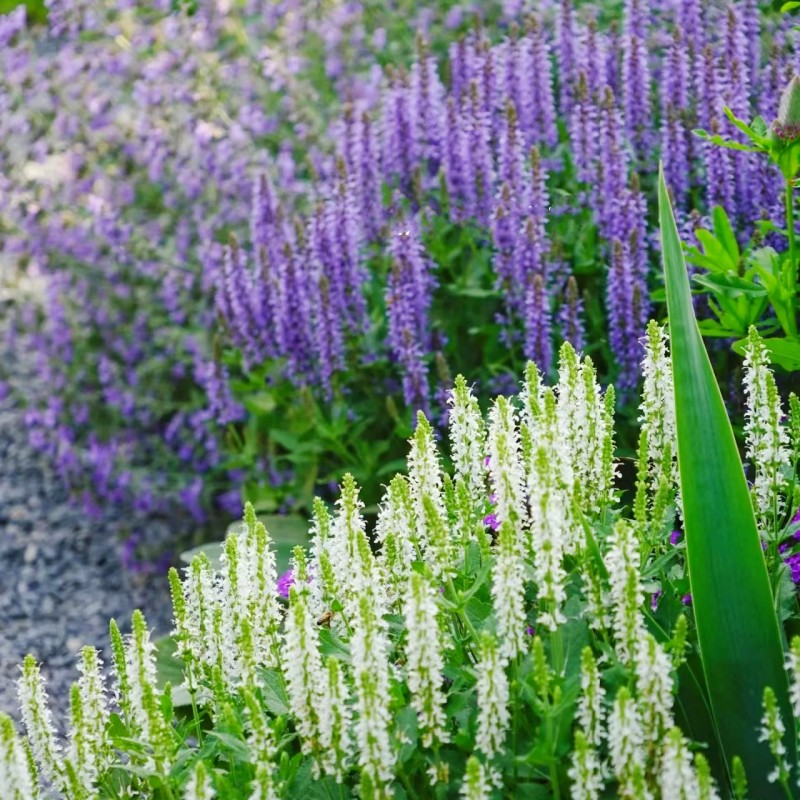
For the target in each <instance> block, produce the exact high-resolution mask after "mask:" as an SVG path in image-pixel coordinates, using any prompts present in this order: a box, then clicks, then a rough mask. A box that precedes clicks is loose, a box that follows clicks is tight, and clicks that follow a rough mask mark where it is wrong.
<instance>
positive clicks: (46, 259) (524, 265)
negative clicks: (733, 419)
mask: <svg viewBox="0 0 800 800" xmlns="http://www.w3.org/2000/svg"><path fill="white" fill-rule="evenodd" d="M140 5H141V4H138V5H137V4H135V3H130V2H125V3H117V4H113V3H111V4H99V5H93V4H91V3H83V2H82V3H69V2H60V1H59V2H56V1H55V0H53V2H50V3H48V8H49V18H48V23H49V29H45V28H44V27H41V26H31V27H28V24H27V12H26V11H25V9H24V7H22V6H20V7H19V8H17V9H16V10H15V11H13V12H12V13H11V14H8V15H0V75H2V76H3V92H2V95H0V228H2V230H3V236H2V238H1V239H0V260H2V262H3V264H5V263H6V262H7V261H9V262H10V263H12V264H20V265H24V266H25V269H26V270H28V271H29V272H30V275H31V276H32V277H34V278H35V279H36V280H37V281H39V282H40V284H41V287H42V292H41V300H40V301H38V302H37V304H35V305H30V306H29V307H26V308H21V309H20V311H19V314H18V317H19V319H16V320H15V321H14V323H13V326H12V325H11V324H10V325H9V331H8V335H7V337H6V338H7V339H8V340H9V341H11V342H13V343H14V344H13V346H14V347H21V348H26V349H27V350H28V351H29V352H32V353H35V354H36V358H37V360H38V371H39V373H40V374H41V376H42V379H43V381H44V382H45V384H46V385H47V386H48V394H49V395H50V396H51V397H58V398H59V401H60V402H59V404H55V405H54V404H50V403H49V402H48V399H46V398H45V399H42V400H33V407H31V408H30V409H29V411H28V413H27V415H26V417H25V419H26V421H27V424H28V427H29V436H30V440H31V441H32V442H33V443H34V444H35V445H36V447H37V448H39V449H41V450H42V451H43V452H44V453H45V454H46V455H47V456H48V457H49V458H51V459H52V460H53V462H54V464H56V466H57V469H58V470H59V473H60V474H61V475H62V476H63V477H64V479H65V480H66V481H67V482H68V483H69V484H70V485H71V486H72V487H73V488H74V489H75V493H76V496H80V497H84V498H85V501H86V502H87V504H89V505H95V506H96V505H97V504H103V503H112V502H113V503H115V504H118V503H120V502H122V503H124V504H127V505H128V507H133V506H134V505H135V506H137V507H152V506H154V505H155V506H160V505H163V504H164V503H165V502H166V503H175V504H179V505H181V506H182V507H184V508H185V509H186V510H187V512H188V513H189V514H191V515H192V517H193V518H195V519H197V520H199V519H201V518H202V516H203V514H204V513H206V512H207V511H208V506H209V505H210V504H211V503H212V502H213V501H212V498H214V497H215V496H218V495H220V494H224V493H225V492H226V490H228V489H229V488H230V487H229V485H228V483H227V481H228V480H229V478H228V474H227V473H228V466H227V462H228V461H229V459H230V456H231V451H230V442H231V441H238V439H237V436H241V435H243V434H244V433H245V432H247V431H248V430H251V428H248V426H249V425H250V423H251V422H252V421H253V419H254V414H257V413H258V412H254V411H253V410H252V407H253V406H252V398H250V399H249V400H248V401H247V402H245V401H244V397H243V395H242V392H244V391H245V389H242V388H241V387H243V386H244V387H247V389H246V391H252V390H253V383H251V382H250V381H251V379H253V380H254V381H257V382H259V383H258V388H259V390H261V389H263V391H264V392H268V393H271V392H275V393H277V394H280V392H281V391H282V390H284V388H285V390H286V391H291V392H293V393H294V394H293V395H292V396H300V395H302V396H303V397H305V396H306V395H308V396H310V397H311V398H313V402H314V403H318V404H320V406H321V407H322V408H324V409H329V408H331V407H332V405H333V404H336V403H337V402H342V401H343V399H344V398H347V402H348V403H349V401H350V399H355V400H357V399H358V398H359V397H361V394H359V393H363V392H362V387H363V386H365V385H367V384H369V386H370V388H371V395H374V396H376V397H377V396H380V397H381V398H383V396H384V395H387V394H391V395H393V397H392V401H393V402H397V403H401V402H402V403H403V404H405V406H407V409H404V411H406V410H411V409H425V410H428V411H430V412H431V413H432V414H433V415H434V416H435V417H437V418H442V409H441V408H439V406H441V401H442V398H443V396H444V395H443V392H442V387H443V386H445V385H447V381H446V380H444V379H442V378H441V376H438V379H437V375H436V371H435V370H432V369H431V367H432V366H434V365H435V364H436V363H437V359H438V363H440V364H446V365H447V366H448V369H449V370H451V371H453V372H454V373H455V372H456V371H458V370H460V369H462V362H461V361H460V356H462V355H463V354H464V353H467V352H470V351H471V349H472V345H473V343H474V342H482V343H486V342H487V341H492V342H500V343H504V345H505V346H506V349H510V351H511V352H510V354H509V356H508V360H507V361H505V362H503V363H502V364H500V363H498V364H497V365H495V364H494V363H493V364H492V371H493V372H492V374H481V375H479V376H474V377H475V379H476V380H478V379H479V380H480V381H481V382H482V385H483V386H485V387H487V388H488V387H490V386H494V385H497V386H499V385H503V383H504V382H508V375H507V374H506V373H504V374H499V372H502V370H510V369H511V365H512V364H513V365H515V366H514V368H515V369H516V368H517V365H518V364H519V363H522V361H523V360H524V359H532V360H533V361H535V362H536V363H537V365H538V366H539V367H540V369H541V370H542V371H543V372H544V373H547V372H548V371H549V370H551V369H552V366H553V361H554V353H555V352H557V349H558V346H559V345H560V343H561V342H562V341H570V342H572V343H573V345H574V346H575V347H576V348H578V349H581V348H582V347H583V346H588V347H594V346H595V345H596V344H597V340H598V339H599V338H602V337H607V340H608V343H609V345H610V350H611V355H612V356H613V363H610V364H609V368H610V372H611V378H612V380H613V381H614V382H615V383H616V384H617V386H618V388H619V389H620V390H622V391H621V395H622V397H623V398H625V397H631V396H633V393H634V390H635V388H636V386H637V385H638V383H639V381H640V378H641V376H640V370H639V362H640V360H641V356H642V352H641V347H640V344H639V342H640V340H641V337H642V334H643V333H644V326H645V323H646V321H647V319H648V318H649V316H650V313H651V308H650V297H651V293H652V290H653V289H654V288H656V286H657V280H656V278H655V273H656V271H657V268H658V259H657V254H656V253H655V252H653V249H652V247H651V245H652V243H653V241H654V237H653V228H652V219H653V216H654V204H653V202H652V199H651V198H650V197H649V196H647V195H646V194H645V191H644V189H643V187H645V188H646V189H647V191H649V187H650V186H652V184H653V177H654V173H655V169H656V165H657V163H658V159H659V158H660V159H662V160H663V162H664V166H665V170H666V173H667V177H668V180H669V183H670V186H671V189H672V191H673V194H674V199H675V203H676V206H677V210H678V213H679V216H680V217H681V218H682V219H688V217H689V211H690V206H691V205H699V206H700V207H699V208H698V209H697V211H698V212H699V213H700V214H707V215H709V216H710V211H711V208H712V206H713V205H715V204H719V205H722V206H723V207H724V208H725V209H726V211H727V212H728V214H729V216H730V217H731V220H732V223H733V224H734V227H735V229H736V230H737V231H740V232H741V235H742V237H743V238H744V237H747V236H748V235H749V234H750V233H751V232H752V230H753V228H754V226H755V224H756V223H757V222H758V223H761V222H766V221H769V220H771V221H773V222H774V223H775V224H777V225H779V226H780V215H781V214H782V211H781V209H780V198H778V197H777V194H776V188H775V187H776V186H779V183H780V175H779V174H778V173H777V172H776V168H775V166H774V165H770V164H768V163H766V161H764V162H762V161H759V160H758V158H757V156H755V155H754V154H751V153H746V152H734V151H731V150H724V149H721V148H719V147H717V146H716V145H713V144H711V143H708V142H705V141H703V140H701V139H699V138H697V137H695V136H693V135H692V133H691V131H692V130H693V129H695V128H703V129H705V130H707V131H709V132H710V133H712V134H720V135H723V136H726V137H734V138H739V139H740V136H739V132H738V131H737V130H736V128H735V127H734V126H733V125H732V124H731V123H730V122H729V120H728V119H727V117H726V116H725V113H724V107H725V106H728V107H730V108H731V109H732V110H733V111H734V112H735V113H736V114H737V115H738V116H740V117H742V118H744V119H747V120H750V119H752V118H753V117H754V116H755V115H756V114H761V115H763V116H764V118H765V119H766V120H767V121H769V120H770V119H771V118H774V116H775V114H776V110H777V106H778V99H779V96H780V93H781V91H782V87H783V86H784V85H785V84H786V82H787V80H788V78H789V77H791V75H792V74H793V72H794V71H795V69H796V65H797V48H796V43H795V37H794V35H793V33H792V30H791V19H790V18H789V17H788V15H784V17H783V18H781V17H778V16H776V15H769V14H767V15H763V14H762V13H761V11H760V9H759V5H758V4H757V3H756V2H755V0H743V1H742V2H740V3H735V4H733V3H722V4H705V3H702V2H699V0H676V1H675V2H672V3H668V4H662V5H658V4H653V3H649V2H646V0H625V2H624V3H622V4H617V6H615V8H614V10H613V12H612V11H609V12H608V14H606V13H605V12H604V13H603V14H600V13H598V12H597V9H596V8H594V7H593V6H592V5H591V4H584V3H575V2H574V0H555V1H554V2H548V3H543V4H539V5H538V6H537V7H536V9H535V13H534V14H532V15H531V14H529V13H528V11H529V9H528V7H527V5H526V4H524V3H517V2H508V3H505V4H504V9H505V10H504V12H503V14H504V16H503V28H502V30H495V29H494V28H492V25H494V23H493V22H489V21H487V22H486V25H485V27H483V28H480V29H479V28H476V27H474V26H472V25H469V26H468V25H466V20H467V19H468V17H469V15H470V13H471V12H470V11H469V9H468V7H467V6H458V7H454V8H453V9H452V10H451V12H450V14H449V15H448V17H447V20H448V24H449V25H451V26H452V25H456V26H457V27H459V28H461V29H467V28H469V30H468V32H466V33H465V34H463V35H461V34H459V33H457V32H456V30H455V29H452V30H450V29H448V30H449V32H448V30H445V31H444V32H443V31H442V30H441V29H440V28H441V26H438V25H436V24H434V23H435V19H434V18H433V17H432V16H431V8H430V7H427V6H426V5H425V4H423V5H422V7H421V8H420V9H419V11H418V12H417V13H416V14H414V15H413V17H412V18H411V19H409V20H408V21H407V24H408V30H407V31H406V33H408V34H409V36H408V38H409V40H413V34H417V46H416V50H415V52H413V53H412V52H410V51H409V52H408V53H407V54H406V55H402V53H400V51H401V50H402V48H400V50H398V51H397V52H395V51H396V48H395V46H394V45H395V42H394V41H392V36H393V35H394V32H395V28H394V27H393V26H392V25H387V20H386V19H384V18H383V17H381V18H380V19H379V20H378V21H377V22H375V21H373V20H371V19H370V14H369V13H368V11H367V9H366V8H365V7H363V4H358V3H351V4H343V5H342V8H341V9H339V10H338V11H337V12H336V13H335V14H333V13H332V14H331V15H330V16H329V17H327V18H325V19H322V18H317V16H315V15H313V14H309V13H308V11H307V10H306V9H305V7H304V6H303V4H295V5H296V6H297V8H296V9H294V11H296V14H295V13H294V11H293V15H290V17H291V20H292V22H291V24H288V23H287V25H285V26H284V25H282V24H281V25H278V24H277V22H278V21H279V20H280V19H282V18H283V16H285V10H286V9H285V8H284V6H285V4H280V3H278V4H274V3H273V4H269V3H267V4H258V3H255V2H249V3H248V4H247V8H248V12H247V13H246V14H242V13H240V10H238V8H237V6H236V4H226V3H217V2H205V1H204V2H200V3H198V4H197V10H196V13H191V14H189V13H186V12H185V10H184V5H185V4H182V3H169V2H166V0H163V2H158V3H153V4H150V5H149V6H148V7H147V11H146V12H145V11H144V10H143V9H144V7H141V8H140ZM534 5H535V4H534ZM256 11H257V12H258V13H256ZM434 16H435V15H434ZM398 24H399V23H398ZM237 26H241V33H242V37H240V38H241V41H247V42H250V43H251V44H252V43H258V49H257V50H253V49H252V48H250V47H249V46H248V47H242V46H241V42H240V41H238V40H237V41H234V39H237V37H231V35H230V31H231V30H232V29H233V28H236V29H237V30H238V28H237ZM123 34H124V35H123ZM120 36H122V37H123V39H124V41H125V42H126V46H125V47H124V48H123V47H120V46H119V41H120V39H119V37H120ZM426 36H429V37H432V39H435V41H431V43H430V44H428V43H427V42H426V41H425V37H426ZM440 37H445V38H444V39H442V38H440ZM44 39H47V40H48V41H46V42H45V41H43V40H44ZM310 42H315V43H316V44H314V48H316V49H314V48H310V46H309V43H310ZM254 46H255V45H254ZM376 49H378V50H381V51H385V53H387V54H390V56H391V58H392V59H393V63H392V64H391V65H387V66H386V67H385V68H384V67H382V66H380V65H379V64H378V63H377V59H376V57H375V55H376ZM312 50H313V52H312ZM435 53H447V58H446V59H440V58H439V57H438V56H436V55H434V54H435ZM381 63H384V60H383V59H381ZM314 64H322V65H323V66H324V69H325V71H326V74H327V77H325V80H326V81H328V83H329V87H328V88H329V89H330V91H331V93H332V94H336V95H337V96H338V98H339V102H336V103H333V104H331V106H330V108H324V109H318V108H314V113H313V114H310V113H308V112H309V108H310V107H312V106H313V104H314V100H313V99H312V98H313V97H315V96H317V95H318V90H317V88H314V89H313V90H312V88H311V87H312V86H314V85H315V84H314V81H316V80H317V77H314V76H316V72H315V68H314ZM312 77H313V79H312ZM639 175H640V176H641V182H640V181H639ZM75 209H83V210H84V212H85V213H84V212H81V213H76V212H75ZM768 235H769V236H770V239H768V242H769V243H774V242H773V240H775V239H779V238H780V237H775V235H774V234H768ZM451 243H455V244H453V246H452V249H451ZM451 283H452V284H453V285H452V286H451ZM454 286H457V290H458V292H460V294H451V289H453V288H454ZM465 298H468V299H465ZM476 298H484V299H483V300H481V302H482V304H483V308H481V309H480V311H476V310H475V309H477V308H478V306H479V303H478V302H475V303H474V304H473V300H475V299H476ZM598 298H601V303H602V306H603V307H602V308H601V307H600V305H599V304H598V302H597V299H598ZM462 300H463V302H462ZM462 306H463V309H462ZM465 309H468V310H465ZM483 311H485V312H486V314H485V316H486V319H485V320H481V321H476V322H475V324H474V325H473V321H472V320H471V319H470V320H469V321H468V324H459V314H461V313H462V312H463V313H465V314H469V315H472V314H473V313H474V314H475V315H476V317H479V316H480V313H483ZM451 312H452V313H451ZM451 318H452V320H453V321H454V323H456V324H454V325H452V326H450V327H448V326H449V323H450V322H451ZM460 322H463V320H460ZM606 323H607V327H605V326H606ZM473 337H475V338H474V339H473ZM437 353H438V354H440V355H438V356H437ZM492 359H494V356H492ZM474 361H476V362H480V363H483V360H482V359H480V358H477V359H474ZM469 363H470V364H471V363H472V362H469ZM484 366H485V365H484ZM370 367H374V371H370V372H369V373H368V375H369V377H368V378H365V377H364V374H365V373H364V372H361V371H360V370H362V369H364V368H370ZM498 367H499V368H500V369H499V370H498ZM381 370H384V372H383V373H381ZM376 374H379V375H380V377H378V378H377V379H375V380H377V381H378V383H379V385H378V383H376V384H375V385H373V379H374V376H375V375H376ZM253 376H257V377H256V378H254V377H253ZM432 377H433V383H432V382H431V378H432ZM4 380H5V376H4ZM262 384H263V385H262ZM2 385H3V388H2V389H0V391H1V392H3V393H9V392H10V393H15V392H20V391H21V390H20V389H18V388H15V387H13V386H12V385H11V384H2ZM395 387H400V390H401V392H402V401H401V399H400V397H399V395H400V392H397V391H396V390H395ZM373 389H374V391H372V390H373ZM352 405H353V408H357V407H360V406H359V404H358V403H357V402H354V403H353V404H352ZM248 406H249V407H248ZM381 408H383V406H381ZM352 413H356V412H352ZM100 420H102V425H100V423H99V422H98V421H100ZM359 422H360V420H359ZM100 428H102V434H101V433H100ZM253 429H258V436H261V435H262V431H261V429H260V428H259V425H258V424H254V425H253ZM257 455H258V457H257V458H254V460H253V464H251V465H250V466H249V469H251V470H252V473H253V474H250V475H248V476H247V477H246V479H243V480H250V479H254V480H257V479H258V478H257V475H256V474H255V473H256V472H257V469H258V464H257V462H258V461H259V459H260V458H261V456H262V455H263V454H261V453H258V454H257ZM153 462H158V463H159V464H163V465H165V466H164V471H165V474H166V475H167V479H166V480H164V481H163V482H162V481H157V480H148V479H146V478H142V477H140V476H141V475H142V473H143V470H142V469H141V468H142V466H143V465H144V464H148V463H153ZM90 485H91V488H87V487H89V486H90ZM200 487H202V489H201V488H200ZM237 487H238V483H237ZM231 507H233V506H232V505H231ZM204 509H205V511H204Z"/></svg>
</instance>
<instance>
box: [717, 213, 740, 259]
mask: <svg viewBox="0 0 800 800" xmlns="http://www.w3.org/2000/svg"><path fill="white" fill-rule="evenodd" d="M712 214H713V220H714V233H715V234H716V235H717V239H718V240H719V242H720V244H722V246H723V247H724V248H725V250H726V251H727V253H728V256H729V258H730V260H731V263H732V264H733V265H734V268H735V267H737V266H738V264H739V258H740V252H739V243H738V242H737V241H736V234H734V232H733V228H731V221H730V220H729V219H728V215H727V214H726V213H725V209H724V208H723V207H722V206H714V211H713V212H712Z"/></svg>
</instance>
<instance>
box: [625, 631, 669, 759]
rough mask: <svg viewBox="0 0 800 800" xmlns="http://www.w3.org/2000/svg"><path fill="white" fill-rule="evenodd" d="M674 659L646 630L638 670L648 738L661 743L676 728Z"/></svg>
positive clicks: (636, 657)
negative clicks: (672, 659) (673, 702)
mask: <svg viewBox="0 0 800 800" xmlns="http://www.w3.org/2000/svg"><path fill="white" fill-rule="evenodd" d="M671 669H672V662H671V661H670V658H669V656H668V655H667V654H666V652H665V651H664V648H663V647H661V645H660V644H659V643H658V642H657V641H656V640H655V638H654V637H653V636H652V635H651V634H650V633H647V632H646V631H645V632H643V633H642V635H641V638H640V639H639V640H638V642H637V643H636V651H635V655H634V673H635V675H636V694H637V697H638V706H639V714H640V716H641V720H642V729H643V732H644V737H645V741H647V742H648V743H651V744H658V743H659V742H660V741H661V739H662V738H663V736H664V734H665V733H666V731H668V730H670V728H672V726H673V724H674V722H673V718H672V676H671V675H670V671H671Z"/></svg>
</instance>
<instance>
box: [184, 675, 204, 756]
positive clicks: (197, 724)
mask: <svg viewBox="0 0 800 800" xmlns="http://www.w3.org/2000/svg"><path fill="white" fill-rule="evenodd" d="M187 677H188V679H189V680H188V683H189V697H191V699H192V716H193V717H194V725H195V728H196V729H197V745H198V747H202V746H203V729H202V726H201V725H200V712H199V711H198V710H197V699H196V695H197V687H196V686H195V685H194V678H193V675H192V671H191V669H190V670H189V675H188V676H187Z"/></svg>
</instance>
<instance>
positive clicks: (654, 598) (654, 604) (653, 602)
mask: <svg viewBox="0 0 800 800" xmlns="http://www.w3.org/2000/svg"><path fill="white" fill-rule="evenodd" d="M662 594H663V592H662V591H661V589H659V590H658V591H657V592H654V593H653V594H652V595H651V597H650V609H651V610H652V611H656V610H657V609H658V601H659V600H660V599H661V595H662Z"/></svg>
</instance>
